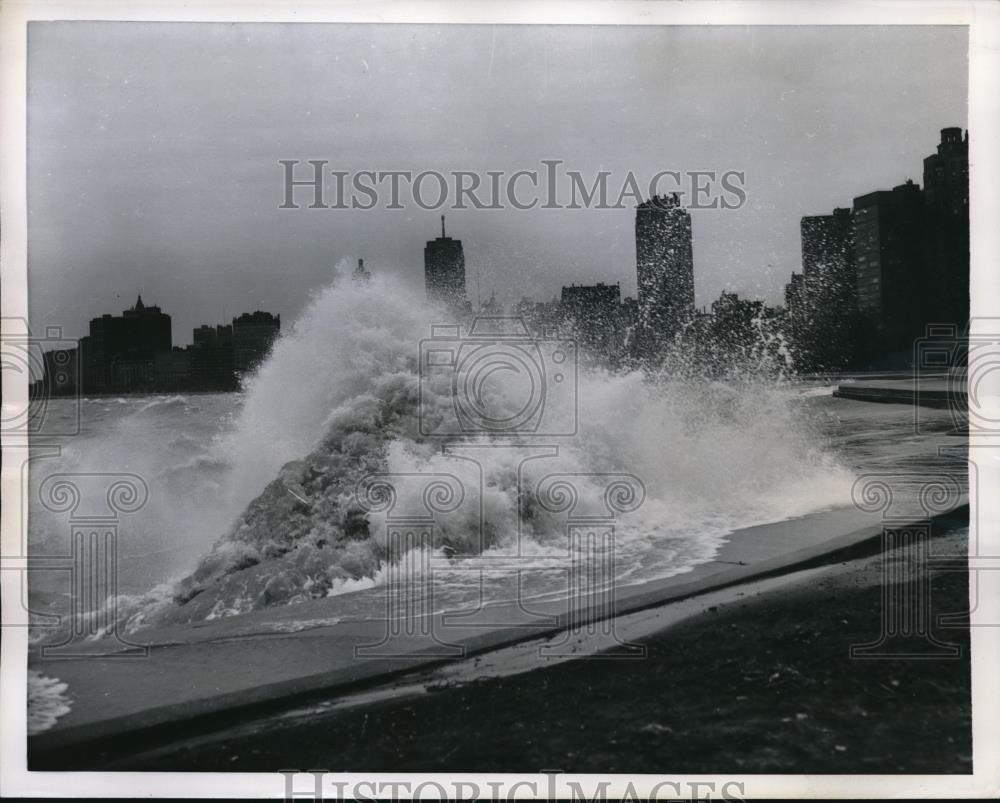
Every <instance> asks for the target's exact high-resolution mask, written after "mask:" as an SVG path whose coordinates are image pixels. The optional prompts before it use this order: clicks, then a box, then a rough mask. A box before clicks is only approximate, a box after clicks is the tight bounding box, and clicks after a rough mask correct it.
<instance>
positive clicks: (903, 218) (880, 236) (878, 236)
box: [854, 181, 925, 365]
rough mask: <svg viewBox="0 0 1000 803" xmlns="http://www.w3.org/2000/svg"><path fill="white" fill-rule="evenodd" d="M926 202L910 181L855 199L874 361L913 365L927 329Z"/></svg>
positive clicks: (864, 310)
mask: <svg viewBox="0 0 1000 803" xmlns="http://www.w3.org/2000/svg"><path fill="white" fill-rule="evenodd" d="M923 221H924V215H923V198H922V196H921V192H920V187H919V186H917V185H916V184H914V183H913V182H912V181H907V182H906V183H905V184H901V185H899V186H898V187H894V188H893V189H892V191H886V190H878V191H876V192H870V193H868V194H867V195H862V196H860V197H858V198H855V199H854V257H855V261H856V264H857V295H858V311H859V312H860V314H861V316H862V317H863V318H864V319H865V321H866V322H867V326H868V332H867V335H866V339H867V340H868V350H869V362H872V361H873V360H872V355H873V354H875V353H876V352H877V354H878V355H880V356H879V359H876V360H874V361H875V362H882V363H886V364H888V363H898V364H901V365H902V364H908V362H909V355H912V350H913V340H914V338H916V337H918V336H919V335H920V334H921V333H922V331H923V328H924V325H923V324H924V309H923V307H924V295H925V293H924V291H923V278H924V267H923V255H922V240H923V234H924V231H923Z"/></svg>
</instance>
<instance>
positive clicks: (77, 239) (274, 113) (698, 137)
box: [28, 23, 967, 337]
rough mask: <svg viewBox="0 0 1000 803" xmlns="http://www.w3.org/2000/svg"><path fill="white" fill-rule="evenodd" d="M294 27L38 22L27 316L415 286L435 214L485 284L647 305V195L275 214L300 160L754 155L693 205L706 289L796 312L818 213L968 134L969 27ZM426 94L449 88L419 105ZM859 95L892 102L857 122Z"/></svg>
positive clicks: (224, 304)
mask: <svg viewBox="0 0 1000 803" xmlns="http://www.w3.org/2000/svg"><path fill="white" fill-rule="evenodd" d="M278 27H280V26H275V27H271V26H266V25H265V26H260V25H257V26H239V25H237V26H215V25H206V26H202V27H199V26H196V25H173V26H156V25H139V24H129V25H124V24H123V25H115V24H110V23H101V24H74V23H42V24H33V25H32V27H31V30H30V32H29V38H30V39H31V44H32V50H31V52H32V53H33V54H39V57H38V59H37V61H34V60H33V61H32V62H31V63H29V71H28V82H29V133H30V136H31V141H32V148H31V153H30V154H29V181H30V183H29V205H30V215H29V239H30V242H31V247H30V248H29V282H30V285H29V292H30V303H31V311H32V318H33V320H35V321H38V322H39V324H46V323H47V324H53V325H55V324H60V325H63V327H64V329H65V331H66V333H67V335H69V336H74V337H75V336H80V335H82V334H84V331H85V326H86V322H87V321H88V320H89V319H90V318H91V317H93V316H94V315H96V314H99V313H100V312H102V311H104V310H107V309H110V308H114V307H115V306H116V305H117V304H119V303H120V302H123V301H127V300H130V299H132V298H134V297H135V295H136V294H137V293H138V292H142V293H144V294H145V295H146V296H148V297H149V298H153V299H155V301H156V303H159V304H160V305H161V306H163V307H165V308H166V307H170V308H172V309H175V310H177V311H178V314H177V316H176V318H177V319H176V323H177V330H178V332H186V331H188V330H190V329H193V328H194V327H195V326H197V325H198V324H200V323H204V322H206V321H215V320H220V319H224V318H226V317H228V316H230V315H231V314H232V313H233V312H235V311H237V310H241V309H258V308H263V309H273V310H276V311H280V312H281V314H282V315H283V316H284V317H285V318H286V319H288V320H294V319H295V318H296V317H297V315H298V313H299V312H300V311H301V309H302V308H303V307H304V305H305V304H306V303H307V301H308V299H309V296H310V293H311V292H314V291H315V290H317V289H319V288H321V287H322V286H325V285H326V284H327V283H328V280H329V277H330V274H331V271H332V270H333V268H334V266H335V265H337V264H338V263H339V264H341V265H342V266H346V271H345V272H349V271H350V269H351V267H352V266H353V264H354V262H355V261H356V259H357V257H364V258H365V259H366V261H367V262H368V264H370V265H371V266H372V267H373V269H374V270H377V271H385V272H391V273H395V274H397V275H399V276H401V277H402V278H403V279H404V281H406V282H407V283H409V284H410V285H411V286H412V287H413V288H414V289H415V291H417V292H419V290H420V285H421V283H422V281H421V280H422V275H421V274H422V259H421V253H420V249H421V245H422V244H423V243H424V242H426V241H427V239H428V238H429V236H430V233H431V232H432V231H433V230H434V229H435V228H436V223H437V218H438V216H439V214H440V211H446V212H447V214H448V224H449V231H450V232H454V233H455V235H454V236H456V237H458V238H461V239H463V240H464V241H465V242H466V254H465V257H466V263H467V273H468V281H469V284H470V286H475V283H476V280H477V278H478V281H479V285H480V287H481V289H482V295H483V297H484V298H488V297H489V296H490V294H491V292H492V291H496V293H497V295H498V298H499V300H500V301H501V302H503V303H506V304H509V303H511V302H513V301H515V300H517V299H518V298H520V297H521V296H523V295H531V296H533V297H535V298H538V299H548V298H552V297H556V296H558V294H559V290H560V288H561V287H562V286H564V285H570V284H574V283H575V284H592V283H594V282H597V281H611V282H614V281H620V282H621V284H622V291H623V294H624V295H629V296H632V295H634V294H635V279H634V264H635V254H634V237H633V210H631V209H626V210H559V211H553V210H546V211H539V212H537V213H523V212H516V211H510V210H507V211H483V212H480V211H474V210H470V211H461V210H452V209H447V210H440V211H424V210H419V209H405V210H400V211H385V210H383V211H372V212H363V211H352V210H346V211H331V210H313V211H309V210H297V211H291V210H278V208H277V207H278V206H279V204H280V202H281V190H282V187H281V170H280V167H279V165H278V164H277V159H280V158H295V159H308V158H326V159H333V160H335V161H337V160H339V161H337V164H336V165H335V167H338V168H341V167H342V168H343V169H365V168H369V169H379V168H384V169H395V168H400V169H405V168H412V169H422V168H427V169H442V170H448V169H477V170H481V171H485V170H488V169H506V170H508V171H510V170H514V169H520V168H522V167H523V166H525V165H528V166H531V165H533V164H537V162H538V161H539V159H542V158H559V159H562V160H563V161H564V162H565V164H566V167H567V168H569V169H578V170H581V171H582V172H584V174H585V175H593V174H594V173H596V172H597V171H598V170H610V171H611V172H612V173H613V174H614V176H615V177H616V179H617V178H620V176H621V175H623V174H624V173H625V172H627V171H629V170H636V171H646V172H647V174H648V173H651V172H655V171H656V170H659V169H665V170H666V169H678V170H685V169H715V170H719V171H725V170H729V169H744V170H746V172H747V181H746V188H747V192H748V201H747V204H746V205H745V207H744V208H742V209H739V210H735V211H733V210H730V211H704V212H694V213H693V214H692V227H693V236H694V239H695V240H696V241H697V243H698V245H697V247H696V249H695V257H694V258H695V294H696V304H697V305H698V306H699V307H701V306H704V305H705V304H707V303H709V302H710V301H711V300H712V299H714V298H716V297H718V295H719V293H720V292H721V291H722V290H728V291H736V292H738V293H740V294H741V295H744V296H747V297H751V298H754V297H756V298H763V299H764V300H766V301H767V302H768V303H777V302H779V301H780V299H781V295H782V288H783V287H784V284H785V283H786V282H787V280H788V276H789V275H790V274H791V273H792V272H794V271H795V270H797V269H798V267H799V241H798V226H799V219H800V218H801V217H802V216H803V215H809V214H824V213H826V212H828V211H829V210H830V209H833V208H835V207H839V206H845V205H848V204H849V203H850V199H851V198H852V197H854V195H856V194H858V193H860V192H863V191H865V190H866V189H871V190H874V189H882V188H885V189H888V188H890V187H891V186H895V185H896V184H898V183H899V181H900V180H901V178H905V177H907V176H909V177H912V178H914V179H915V180H918V181H919V178H920V160H921V159H922V158H923V156H925V155H926V154H927V153H929V152H931V149H932V148H933V145H934V144H935V142H936V134H937V131H938V130H939V129H940V128H942V127H945V126H952V125H955V126H961V127H965V125H966V117H967V115H966V110H965V102H966V101H965V96H966V91H965V90H966V86H965V71H964V62H965V58H966V46H967V43H966V35H965V31H964V29H959V28H943V29H942V28H935V29H933V30H930V29H923V30H920V29H906V30H881V29H876V28H870V29H869V28H865V29H853V30H852V31H851V32H842V31H840V30H837V29H833V30H831V29H825V30H823V31H822V32H818V31H810V30H807V29H799V30H795V31H791V32H790V31H788V30H785V29H782V30H781V31H772V30H760V29H757V30H752V31H748V30H745V29H738V28H726V29H716V30H712V31H705V30H698V31H696V32H690V31H689V32H687V33H685V34H684V36H683V37H681V36H680V34H679V33H678V32H677V31H674V30H669V29H667V30H663V29H656V30H653V29H649V30H643V29H611V28H585V29H584V28H581V29H569V30H558V31H556V30H553V29H549V28H538V29H533V28H530V29H523V30H521V31H519V32H518V36H517V37H516V38H515V37H514V36H513V35H512V32H511V31H510V29H508V28H505V27H503V26H498V27H496V28H492V27H485V26H484V27H476V26H473V27H469V28H463V29H462V30H457V29H456V28H454V27H450V26H420V27H419V28H418V27H414V26H386V27H388V28H389V30H386V27H383V28H382V29H379V30H378V31H373V30H372V29H370V28H367V27H366V26H302V27H301V28H295V29H294V30H292V31H285V30H280V31H279V30H278ZM124 28H128V31H127V32H126V31H125V30H123V29H124ZM689 33H690V34H691V35H688V34H689ZM289 36H291V37H293V38H292V39H288V37H289ZM154 44H155V47H154V46H153V45H154ZM300 44H301V45H304V46H306V45H308V47H305V51H308V52H311V53H313V54H314V55H313V56H311V57H310V58H309V59H305V58H299V57H297V56H295V55H294V54H295V53H297V52H305V51H302V50H301V49H299V48H297V47H291V46H289V45H296V46H297V45H300ZM674 44H676V45H677V47H676V48H675V47H673V46H674ZM56 51H58V52H56ZM439 51H441V52H447V57H444V56H441V57H439V56H438V55H437V54H438V52H439ZM318 52H322V53H326V54H327V55H324V56H317V55H315V54H316V53H318ZM348 54H349V55H348ZM928 54H933V55H934V58H933V59H929V58H928ZM33 59H34V56H33ZM168 59H170V62H169V63H171V64H173V63H176V64H177V65H179V66H178V67H177V68H176V69H175V68H174V67H170V68H169V69H168V67H167V64H168ZM362 62H364V63H362ZM263 63H275V64H278V65H284V66H285V67H286V68H287V70H284V69H282V70H275V71H274V73H275V76H262V75H261V74H260V71H259V69H258V68H259V65H261V64H263ZM930 63H932V64H933V69H931V70H928V69H927V66H928V64H930ZM791 64H794V65H796V68H797V72H794V73H790V72H789V70H788V69H786V67H787V66H788V65H791ZM887 64H891V65H892V66H891V67H888V68H887V67H886V65H887ZM366 65H367V67H366ZM918 65H919V68H918ZM876 67H877V69H876ZM286 72H287V73H288V74H289V75H290V74H294V75H296V79H295V81H294V84H295V86H291V85H290V84H289V83H288V82H287V79H285V78H281V76H282V75H285V74H286ZM724 74H728V75H730V79H727V80H726V81H722V80H720V78H721V76H722V75H724ZM359 80H363V81H365V82H367V83H365V84H364V85H363V86H365V92H363V93H360V95H364V96H363V97H362V96H359V93H358V92H357V91H356V88H357V82H358V81H359ZM248 82H251V83H252V84H253V87H252V91H251V85H250V83H248ZM261 82H263V83H261ZM283 82H284V83H283ZM420 82H429V83H428V85H430V84H436V85H438V86H440V87H441V89H442V92H441V94H440V96H437V95H435V96H433V97H431V96H428V95H426V94H420V93H413V95H414V97H412V98H410V97H408V96H407V87H410V88H412V86H413V85H414V84H419V83H420ZM258 84H260V86H258ZM303 85H308V86H314V87H320V88H321V90H320V91H317V92H315V93H314V94H313V95H305V94H303V92H302V91H301V89H300V88H299V87H301V86H303ZM194 87H197V90H198V91H194ZM223 90H225V91H223ZM581 92H584V93H586V94H585V98H586V102H583V101H582V100H581V97H584V96H583V95H581ZM706 92H707V93H708V94H705V93H706ZM741 98H742V100H741ZM748 98H753V99H754V102H753V104H748V101H747V99H748ZM859 102H866V103H868V104H869V105H870V107H871V112H872V113H871V114H870V115H866V116H865V118H864V119H861V120H857V119H852V116H851V114H850V111H849V110H850V109H851V108H854V107H855V106H856V104H857V103H859ZM515 107H516V108H515ZM518 109H520V110H518ZM600 109H604V112H605V113H601V112H600ZM351 111H353V114H351V113H350V112H351ZM500 111H504V119H506V121H507V122H506V123H505V124H504V125H496V123H495V121H496V120H497V119H499V118H497V117H496V115H497V114H499V113H500ZM407 115H409V117H407ZM791 119H795V120H797V121H798V122H797V123H796V125H795V126H791V125H790V123H789V122H788V121H789V120H791ZM803 119H805V120H806V121H807V122H808V123H809V125H805V126H803V125H799V123H800V122H801V121H802V120H803ZM70 132H72V135H70ZM220 148H224V149H225V153H226V158H225V159H222V158H221V157H220V156H219V154H220V153H221V152H222V151H220ZM96 165H100V166H101V169H100V170H98V169H97V168H96V167H95V166H96ZM115 294H118V295H119V296H120V298H116V297H115Z"/></svg>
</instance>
